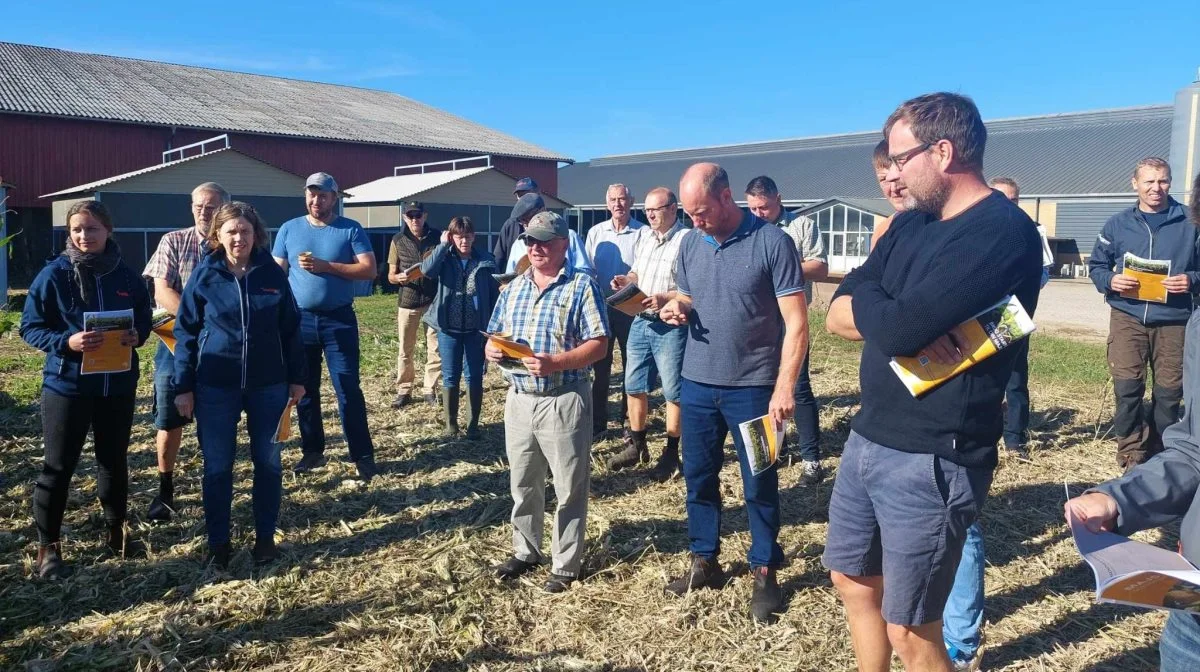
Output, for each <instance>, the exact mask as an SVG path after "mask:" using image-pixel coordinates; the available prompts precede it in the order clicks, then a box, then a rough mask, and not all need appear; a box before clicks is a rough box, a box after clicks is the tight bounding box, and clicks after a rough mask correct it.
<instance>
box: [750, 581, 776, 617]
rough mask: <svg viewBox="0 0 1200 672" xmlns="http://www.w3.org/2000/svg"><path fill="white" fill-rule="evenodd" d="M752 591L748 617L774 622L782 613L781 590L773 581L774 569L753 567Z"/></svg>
mask: <svg viewBox="0 0 1200 672" xmlns="http://www.w3.org/2000/svg"><path fill="white" fill-rule="evenodd" d="M751 573H752V574H753V575H754V593H753V594H752V595H751V596H750V617H751V618H753V619H754V620H755V621H758V622H759V623H774V622H775V619H776V617H778V616H779V614H782V613H783V591H782V590H781V589H780V588H779V583H777V582H776V581H775V570H774V569H772V568H770V567H755V568H753V569H752V570H751Z"/></svg>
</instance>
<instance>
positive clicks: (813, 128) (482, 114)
mask: <svg viewBox="0 0 1200 672" xmlns="http://www.w3.org/2000/svg"><path fill="white" fill-rule="evenodd" d="M179 4H182V3H179ZM179 4H177V3H168V2H162V1H161V0H160V1H158V2H107V3H96V2H94V1H93V2H87V3H84V2H74V1H64V0H56V1H55V2H53V3H46V2H15V1H14V2H10V3H6V4H5V9H4V11H3V12H2V13H0V40H3V41H11V42H23V43H29V44H38V45H43V46H50V47H59V48H64V49H73V50H78V51H90V52H97V53H105V54H112V55H117V56H129V57H134V58H147V59H153V60H164V61H170V62H176V63H185V64H190V65H199V66H205V67H213V68H221V69H230V70H239V71H246V72H256V73H263V74H272V75H279V76H285V77H296V78H302V79H312V80H318V81H326V82H334V83H340V84H348V85H353V86H362V87H368V88H377V89H385V90H388V91H394V92H396V93H399V94H402V95H405V96H409V97H411V98H415V99H417V100H420V101H422V102H425V103H428V104H431V105H434V106H436V107H440V108H442V109H445V110H448V111H450V112H453V113H455V114H458V115H461V116H464V117H467V118H469V119H472V120H474V121H477V122H479V123H482V124H484V125H487V126H490V127H492V128H496V129H498V130H501V131H504V132H507V133H510V134H512V135H516V136H518V137H521V138H523V139H526V140H529V141H531V142H535V143H537V144H539V145H542V146H543V147H547V148H549V149H552V150H555V151H557V152H561V153H564V154H565V155H567V156H570V157H572V158H574V159H576V160H586V159H588V158H592V157H595V156H603V155H607V154H618V153H628V152H641V151H652V150H657V149H671V148H679V147H695V146H703V145H714V144H726V143H736V142H747V141H753V140H773V139H780V138H789V137H799V136H807V135H820V134H828V133H840V132H850V131H862V130H870V129H874V128H878V127H879V126H880V125H881V123H882V121H883V119H884V118H885V117H886V116H887V114H888V113H889V112H890V111H891V110H892V108H894V107H895V105H896V104H897V103H898V102H900V101H902V100H904V99H905V98H908V97H911V96H913V95H916V94H919V93H923V92H926V91H931V90H938V89H942V90H951V91H959V92H962V93H966V94H969V95H971V96H973V97H974V98H975V100H976V102H977V103H978V104H979V107H980V109H981V110H982V112H983V115H984V117H985V118H999V117H1010V116H1022V115H1031V114H1045V113H1055V112H1070V111H1080V110H1090V109H1098V108H1105V107H1127V106H1134V105H1149V104H1157V103H1169V102H1171V101H1172V99H1173V96H1174V92H1175V91H1176V90H1177V89H1179V88H1180V87H1182V86H1184V85H1186V84H1188V83H1190V82H1192V81H1193V80H1194V79H1195V78H1196V76H1197V67H1200V47H1198V46H1197V45H1200V9H1197V7H1196V4H1195V2H1194V0H1193V1H1192V2H1186V1H1184V0H1162V1H1159V2H1152V3H1131V2H1121V3H1116V2H1109V1H1108V0H1099V1H1096V2H1086V3H1085V2H1066V3H1063V2H1060V3H1050V2H1045V1H1044V0H1042V1H1040V2H1024V1H1019V2H1007V3H989V4H986V5H985V4H982V3H972V2H964V1H961V0H960V1H959V2H940V1H938V2H934V1H930V2H924V3H901V2H890V3H884V2H865V1H858V0H843V1H840V2H820V3H809V2H783V3H773V2H767V1H765V0H760V1H759V2H754V3H716V2H707V1H705V0H695V2H687V3H684V2H680V3H674V2H672V3H665V2H659V3H639V2H624V1H613V2H607V3H603V4H600V3H577V2H537V1H534V0H525V1H523V2H519V3H514V2H475V1H469V2H441V3H435V2H416V1H414V2H384V1H382V0H328V1H327V2H321V3H315V2H295V1H294V2H279V1H278V0H263V1H246V0H242V2H228V1H226V0H208V1H207V2H205V3H188V4H189V5H193V6H195V5H202V6H203V7H204V9H203V10H200V9H191V10H189V9H184V8H182V7H181V6H179ZM889 12H890V13H889Z"/></svg>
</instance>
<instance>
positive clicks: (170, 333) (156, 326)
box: [150, 308, 175, 355]
mask: <svg viewBox="0 0 1200 672" xmlns="http://www.w3.org/2000/svg"><path fill="white" fill-rule="evenodd" d="M150 330H151V331H153V332H154V333H155V335H157V336H158V337H159V338H161V339H162V342H163V345H165V346H167V349H168V350H170V351H171V354H172V355H174V354H175V316H174V315H172V314H170V313H168V312H167V311H166V310H164V309H162V308H159V309H158V310H155V311H154V315H153V316H151V317H150Z"/></svg>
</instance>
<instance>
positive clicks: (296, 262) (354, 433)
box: [271, 173, 379, 480]
mask: <svg viewBox="0 0 1200 672" xmlns="http://www.w3.org/2000/svg"><path fill="white" fill-rule="evenodd" d="M337 200H338V185H337V182H336V181H335V180H334V179H333V176H331V175H329V174H328V173H313V174H312V175H310V176H309V178H308V180H307V181H306V182H305V183H304V205H305V208H306V209H307V214H305V215H304V216H303V217H297V218H295V219H291V220H288V221H286V222H284V223H283V226H281V227H280V228H279V233H278V234H277V235H276V236H275V246H274V248H273V249H272V250H271V254H272V255H273V256H274V257H275V261H276V263H278V264H279V266H280V267H281V268H283V270H284V271H286V272H287V274H288V282H289V284H291V286H292V293H293V294H294V295H295V297H296V303H297V304H298V305H299V306H300V333H301V337H302V338H303V340H304V350H305V356H306V358H307V363H308V376H309V377H308V380H307V381H306V382H305V384H304V399H302V400H301V401H300V403H299V404H298V405H297V407H296V415H297V418H298V420H299V422H298V423H297V424H298V425H299V427H300V442H301V446H302V449H303V451H304V456H303V457H302V458H301V459H300V461H299V462H298V463H297V464H296V467H295V470H296V472H297V473H303V472H306V471H310V470H312V469H315V468H316V467H319V466H321V465H322V464H324V463H325V456H324V453H325V427H324V425H323V424H322V423H321V357H322V355H324V357H325V362H326V364H327V365H328V367H329V377H330V379H331V381H332V382H333V390H334V392H335V393H336V394H337V400H338V410H339V412H340V414H341V416H342V432H343V433H344V434H345V437H346V444H347V446H348V447H349V449H350V459H351V460H353V461H354V464H355V466H357V467H358V473H359V476H360V477H362V478H363V479H365V480H371V478H373V477H374V476H376V475H377V474H378V473H379V470H378V469H376V467H375V447H374V445H373V444H372V443H371V434H370V432H369V430H368V429H367V404H366V401H365V400H364V399H363V393H362V387H361V385H360V384H359V373H358V368H359V350H358V318H357V317H355V315H354V305H353V304H354V283H355V282H356V281H359V280H374V279H375V272H376V271H375V251H374V249H373V248H372V247H371V241H370V240H368V239H367V234H366V233H365V232H364V231H363V228H362V226H361V225H360V224H359V223H358V222H356V221H354V220H353V219H348V218H346V217H342V216H341V215H339V214H338V213H337Z"/></svg>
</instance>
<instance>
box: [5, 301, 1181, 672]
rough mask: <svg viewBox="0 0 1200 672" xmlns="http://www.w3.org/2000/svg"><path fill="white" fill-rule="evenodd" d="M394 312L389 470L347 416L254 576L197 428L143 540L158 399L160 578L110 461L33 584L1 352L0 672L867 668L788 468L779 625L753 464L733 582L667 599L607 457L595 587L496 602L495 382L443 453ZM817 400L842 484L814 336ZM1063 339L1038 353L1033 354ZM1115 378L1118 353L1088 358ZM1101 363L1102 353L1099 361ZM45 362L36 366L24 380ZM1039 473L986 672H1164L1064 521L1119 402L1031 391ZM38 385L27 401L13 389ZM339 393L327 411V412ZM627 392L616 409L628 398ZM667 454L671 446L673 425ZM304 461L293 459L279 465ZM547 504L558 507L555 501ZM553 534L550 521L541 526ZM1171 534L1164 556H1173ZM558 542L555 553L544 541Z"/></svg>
mask: <svg viewBox="0 0 1200 672" xmlns="http://www.w3.org/2000/svg"><path fill="white" fill-rule="evenodd" d="M391 306H392V304H391V299H390V298H387V297H376V298H372V299H367V300H364V301H361V302H360V316H361V318H362V322H363V342H364V387H365V389H366V393H367V398H368V403H369V409H370V419H371V420H370V422H371V434H372V436H373V437H374V438H375V442H376V449H377V453H378V458H379V461H380V463H381V466H383V468H384V469H385V470H386V473H385V475H384V476H383V477H381V478H379V479H376V481H374V482H372V483H371V484H370V485H369V486H364V485H363V484H361V483H359V482H358V481H356V480H355V473H354V470H353V468H352V467H351V466H350V465H348V464H346V463H344V462H341V461H340V460H339V459H338V458H341V457H342V456H343V455H344V454H345V447H344V444H342V443H341V442H340V438H336V439H335V438H334V437H340V428H339V427H338V422H337V415H336V411H335V410H334V408H333V406H332V404H327V411H326V422H327V431H328V433H329V435H330V437H331V445H330V446H329V451H328V455H329V456H330V457H331V458H332V459H331V461H330V464H329V466H328V467H326V468H324V469H322V470H320V471H318V472H317V473H316V474H314V475H310V476H306V477H301V478H294V477H292V476H291V475H290V474H289V475H287V476H286V477H285V502H284V506H283V512H282V520H281V521H280V522H281V538H282V541H283V542H284V543H285V544H286V545H287V546H286V548H287V550H286V552H285V553H284V557H283V561H282V562H280V563H279V564H278V565H277V566H275V567H273V568H271V569H269V570H268V571H265V572H261V573H256V572H254V571H252V570H251V567H250V564H251V563H250V560H249V556H248V550H247V549H248V547H249V545H250V544H251V543H252V535H253V532H252V530H251V529H250V527H251V520H250V500H249V491H250V477H251V469H250V465H249V461H248V459H243V460H241V461H239V462H238V466H237V472H236V477H237V483H236V498H235V503H234V507H235V510H234V523H235V531H234V535H235V536H234V540H235V544H236V545H237V546H238V548H239V549H240V551H239V552H238V554H237V555H236V556H235V559H234V563H233V566H232V568H231V571H230V572H229V573H228V574H216V573H214V572H212V571H206V570H204V569H203V568H202V567H201V566H200V559H201V557H202V553H203V550H204V543H205V542H204V527H203V519H202V515H201V508H200V484H199V475H200V473H201V461H200V458H199V456H198V455H197V453H196V444H195V441H194V439H193V438H190V437H191V436H192V433H191V431H190V430H189V432H188V433H187V435H188V436H189V438H188V439H187V441H186V442H185V444H184V450H183V458H182V460H181V463H180V465H179V467H178V469H177V472H178V475H179V483H178V485H177V492H178V502H179V504H180V506H181V511H180V515H178V516H177V518H176V520H175V521H173V522H172V523H170V524H169V525H165V526H161V527H154V528H150V527H147V526H145V525H143V524H141V522H140V521H141V518H142V516H144V514H145V510H146V506H147V505H148V504H149V501H150V498H151V497H152V496H153V493H154V488H155V487H156V483H157V481H156V477H155V466H154V459H153V454H152V441H153V437H152V434H151V429H150V425H149V416H148V410H149V409H148V406H149V404H148V396H147V394H148V392H149V389H148V384H145V380H146V379H145V377H144V378H143V381H144V384H143V389H142V390H141V393H142V394H141V398H140V401H139V407H138V411H139V416H138V417H137V419H136V422H137V425H136V427H135V432H134V437H133V446H132V449H131V456H130V463H131V465H132V469H133V474H132V479H133V486H132V493H131V501H130V511H131V515H132V518H133V521H132V522H133V524H134V527H135V531H136V533H137V534H138V536H140V537H141V538H142V539H145V540H146V541H147V542H148V544H149V546H150V549H151V552H150V556H149V558H148V559H146V560H138V561H128V562H125V561H120V560H113V559H104V558H102V557H101V554H100V545H101V544H100V536H101V528H102V521H101V519H100V515H99V507H98V505H97V503H96V502H95V481H94V461H93V460H92V458H91V457H90V456H88V455H85V457H84V459H83V461H82V463H81V468H80V470H79V473H78V475H77V477H76V480H75V482H74V485H73V487H72V495H71V500H70V503H69V508H68V514H67V526H68V528H69V531H68V532H67V541H66V554H67V557H68V559H69V560H70V561H72V562H73V563H74V564H75V566H76V568H77V570H78V571H77V575H76V576H75V577H74V578H72V579H71V580H69V581H67V582H65V583H60V584H47V583H43V582H38V581H33V580H31V579H30V578H29V575H30V573H31V567H32V555H33V553H34V551H35V546H36V544H35V542H34V531H33V529H32V522H31V516H30V510H29V496H30V492H31V481H32V479H33V478H34V477H35V476H36V474H37V471H38V469H39V468H40V455H41V452H40V451H41V449H40V443H39V441H40V439H39V434H40V426H39V423H38V418H37V409H36V406H34V405H32V404H31V403H30V401H32V400H31V399H25V400H23V399H22V398H21V395H22V394H25V396H29V393H28V380H27V379H28V377H29V376H33V377H34V378H36V372H37V366H40V364H38V362H40V359H39V358H37V357H31V356H29V355H28V352H27V351H26V350H25V349H23V346H21V344H20V343H19V342H18V341H15V340H14V339H12V338H11V337H9V338H5V339H3V340H0V369H2V370H3V371H4V372H5V375H4V377H3V378H0V390H3V391H4V392H3V393H0V406H6V407H7V408H6V409H5V410H2V411H0V462H2V464H3V465H4V468H3V482H2V483H0V526H2V527H0V666H2V667H4V668H6V669H27V670H53V669H64V670H88V669H112V670H160V669H169V670H184V669H186V670H242V669H264V670H372V671H377V670H383V669H387V670H460V669H469V670H479V671H483V670H487V671H492V672H496V671H500V670H562V671H590V670H735V671H736V670H844V669H852V668H853V665H854V662H853V656H852V653H851V650H850V643H849V637H848V634H847V631H846V627H845V623H844V619H843V616H842V612H841V608H840V606H839V603H838V600H837V596H836V594H835V592H834V591H833V589H832V587H831V586H830V583H829V579H828V575H827V573H826V572H825V571H824V570H823V569H822V567H821V564H820V553H821V550H822V548H823V544H824V542H825V530H826V505H827V502H828V498H829V494H830V490H831V488H832V483H833V478H832V476H827V478H826V479H825V481H824V482H823V483H821V484H820V485H818V486H816V487H804V486H802V485H800V484H799V473H798V472H799V469H798V467H785V468H783V470H782V472H781V484H780V487H781V490H782V493H781V495H782V501H783V507H784V508H783V520H784V522H785V527H784V530H783V532H782V534H781V538H780V541H781V543H782V545H783V547H784V550H785V553H786V554H787V557H788V564H787V567H786V568H785V569H783V570H782V571H781V572H780V580H781V582H782V583H783V585H784V588H785V590H786V591H787V594H788V599H789V606H788V611H787V613H786V614H785V615H784V616H783V617H782V618H781V619H780V621H779V622H778V623H777V624H775V625H772V626H767V627H761V626H756V625H754V624H752V623H751V622H750V621H749V619H748V617H747V609H748V606H749V597H750V580H749V577H748V576H747V574H746V571H745V570H746V566H745V563H744V555H745V552H746V550H747V547H748V546H749V534H748V531H747V521H746V516H745V512H744V508H743V506H742V496H741V487H740V481H739V476H738V473H737V469H736V463H734V462H731V463H730V464H729V465H728V466H727V467H726V469H725V471H724V472H723V473H722V479H723V485H722V488H723V496H724V498H725V502H726V506H727V514H726V518H725V530H724V532H725V535H724V549H723V554H722V557H723V560H724V561H725V562H726V563H727V565H732V569H733V574H734V578H733V579H732V580H731V582H730V584H729V585H728V587H727V588H726V589H725V590H722V591H703V592H699V593H695V594H692V595H690V596H688V597H686V598H684V599H678V598H674V597H671V596H668V595H665V594H664V593H663V590H662V588H663V584H664V583H665V581H666V580H667V578H668V577H669V576H672V575H675V574H677V573H679V572H681V571H682V570H683V569H684V567H685V565H686V562H687V559H686V551H687V528H686V521H685V516H684V508H683V502H684V487H683V484H682V482H681V481H679V480H675V481H672V482H670V483H667V484H661V485H660V484H656V483H653V482H650V481H649V480H648V478H647V477H646V476H645V474H644V472H635V473H630V474H626V473H621V474H611V473H608V472H607V471H606V470H605V468H604V467H603V466H602V465H603V457H605V456H606V455H607V454H609V453H610V452H611V451H613V450H616V449H617V442H616V441H615V440H609V441H607V442H605V443H604V444H601V445H600V446H599V447H598V449H597V457H596V459H595V460H594V461H593V492H592V497H591V508H590V514H589V520H588V553H587V565H586V571H587V573H588V577H587V578H586V580H584V581H583V582H582V583H581V584H578V585H576V586H575V587H574V588H573V589H572V590H570V591H569V592H567V593H565V594H562V595H548V594H545V593H543V592H542V591H541V582H542V581H543V580H544V578H545V572H546V570H545V569H543V570H541V571H540V572H535V573H534V574H533V575H532V576H531V577H530V578H528V579H527V580H523V581H520V582H519V583H517V584H516V585H505V586H501V585H497V584H496V583H495V582H494V581H493V580H492V579H491V577H490V576H489V573H488V568H489V566H490V565H492V564H493V563H495V562H497V561H499V560H502V559H503V558H504V557H505V554H506V551H507V548H508V543H509V535H510V532H509V528H508V526H507V516H508V509H509V505H510V501H511V500H510V499H509V495H508V480H507V472H506V467H505V461H504V451H503V443H502V430H501V426H500V423H501V413H502V399H503V396H502V394H503V393H502V391H501V385H502V382H501V381H500V380H499V378H498V377H496V375H495V374H494V373H493V374H491V375H490V376H489V378H488V386H489V391H488V393H487V400H486V403H485V410H484V421H485V426H486V430H485V439H484V440H483V441H480V442H477V443H469V442H465V441H454V442H448V441H443V440H441V439H439V438H437V434H438V429H439V427H438V412H437V410H436V409H434V408H431V407H426V406H424V405H417V406H413V407H409V408H406V409H405V410H403V411H401V412H395V411H392V410H391V409H390V408H389V406H388V404H389V402H390V400H391V395H392V390H391V381H390V375H391V374H390V367H391V366H392V362H394V359H393V356H394V354H393V353H394V347H395V336H394V331H393V326H392V323H391V320H392V319H394V317H393V315H394V313H393V312H392V310H393V309H392V307H391ZM814 336H815V338H816V342H815V346H814V352H813V380H814V387H815V388H816V392H817V394H818V396H819V398H820V401H821V405H822V407H821V421H822V428H823V431H824V439H823V450H825V451H826V454H827V455H828V457H827V458H826V459H825V466H826V469H827V470H828V471H830V472H832V471H833V470H834V469H836V466H837V455H838V454H839V453H840V445H841V443H842V442H843V441H844V439H845V437H846V433H847V431H848V422H849V418H850V416H851V415H852V413H853V412H854V410H855V408H856V404H857V397H856V390H857V359H856V357H855V350H854V349H853V347H850V346H845V345H843V344H841V343H838V342H836V341H834V340H833V339H831V338H830V337H828V336H825V335H824V334H822V333H820V330H819V323H818V328H817V329H815V330H814ZM1042 344H1045V347H1049V344H1050V341H1049V340H1045V339H1043V340H1041V341H1039V342H1035V344H1034V349H1035V353H1036V351H1037V350H1038V349H1039V347H1041V346H1042ZM1087 352H1088V353H1091V354H1090V355H1087V356H1090V357H1093V358H1095V360H1096V361H1094V362H1092V363H1091V364H1090V365H1094V366H1098V367H1103V359H1102V350H1099V349H1094V350H1088V351H1087ZM1097 353H1099V354H1097ZM31 362H32V366H33V368H32V373H31V370H30V366H31ZM1038 371H1039V364H1038V360H1036V358H1035V364H1034V373H1033V375H1034V383H1033V400H1034V405H1035V414H1034V422H1033V438H1034V453H1033V461H1032V462H1028V463H1027V462H1018V461H1015V460H1013V459H1009V458H1004V459H1002V464H1001V468H1000V469H999V470H998V471H997V473H996V478H995V482H994V484H993V486H992V495H991V499H990V500H989V503H988V506H987V509H986V511H985V513H984V517H983V524H984V528H985V534H986V539H987V558H988V569H987V591H988V601H987V614H986V618H987V626H986V634H987V642H988V643H987V653H986V657H985V659H984V665H985V669H989V670H1000V669H1003V670H1090V669H1096V670H1122V671H1126V672H1128V671H1129V670H1148V669H1154V668H1155V667H1156V665H1157V651H1156V648H1155V643H1156V640H1157V635H1158V631H1159V628H1160V627H1161V623H1162V620H1163V619H1162V615H1161V614H1160V613H1153V612H1143V611H1138V610H1134V609H1129V608H1121V607H1112V606H1099V605H1096V604H1095V603H1094V601H1093V599H1092V593H1091V590H1092V579H1091V574H1090V572H1089V570H1087V569H1086V567H1084V566H1083V565H1082V564H1081V562H1080V560H1079V557H1078V555H1077V554H1076V553H1075V550H1074V547H1073V545H1072V544H1071V541H1070V538H1069V535H1068V534H1067V531H1066V529H1065V527H1064V525H1063V524H1062V523H1061V506H1062V499H1063V482H1064V480H1065V481H1067V482H1068V483H1069V484H1070V485H1071V486H1072V487H1073V489H1075V490H1076V491H1078V490H1079V489H1082V487H1084V486H1085V485H1087V484H1091V483H1093V482H1095V481H1097V480H1100V479H1103V478H1106V477H1109V476H1112V475H1114V474H1115V473H1116V470H1115V464H1114V462H1113V459H1112V454H1113V448H1112V445H1111V442H1110V441H1108V440H1106V439H1105V438H1104V437H1103V434H1104V432H1105V429H1106V424H1105V423H1106V422H1107V420H1108V415H1109V413H1108V411H1106V410H1104V409H1103V408H1102V405H1103V403H1104V402H1106V401H1107V393H1105V392H1104V390H1103V389H1102V388H1101V386H1100V385H1098V384H1095V383H1083V382H1080V383H1072V382H1070V381H1068V380H1064V379H1061V378H1056V379H1055V380H1053V381H1044V380H1039V379H1038ZM20 376H25V378H26V380H25V382H23V383H21V385H24V387H22V388H21V389H23V390H25V392H23V393H18V392H16V391H15V387H14V386H16V385H17V384H18V382H20V381H18V380H17V378H19V377H20ZM332 398H333V397H332V393H331V391H330V390H328V389H327V391H326V399H327V400H330V401H332ZM614 399H615V395H614ZM654 422H655V424H654V425H653V427H652V429H653V431H652V433H651V436H652V445H653V449H654V450H655V451H657V449H658V446H659V445H660V444H661V421H660V420H658V419H656V420H655V421H654ZM298 458H299V450H298V448H297V444H296V441H295V440H293V441H292V442H290V443H289V444H288V445H287V446H286V447H285V452H284V463H285V467H286V466H288V465H291V464H294V462H295V461H296V460H297V459H298ZM551 497H552V496H550V495H548V498H551ZM547 524H549V520H547ZM1159 536H1160V535H1159V533H1149V534H1147V535H1146V538H1147V539H1150V540H1158V539H1159ZM546 544H547V546H548V544H549V541H548V537H547V541H546Z"/></svg>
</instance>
